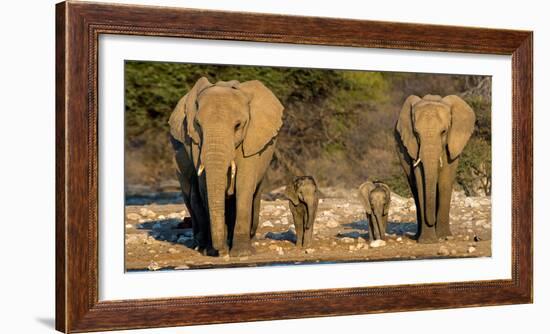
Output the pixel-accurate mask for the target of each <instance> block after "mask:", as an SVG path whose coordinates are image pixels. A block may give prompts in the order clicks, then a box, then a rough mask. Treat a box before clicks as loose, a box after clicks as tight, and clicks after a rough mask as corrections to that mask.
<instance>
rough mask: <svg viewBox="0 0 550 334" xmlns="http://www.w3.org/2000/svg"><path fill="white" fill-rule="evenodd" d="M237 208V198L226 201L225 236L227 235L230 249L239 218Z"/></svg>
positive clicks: (233, 197)
mask: <svg viewBox="0 0 550 334" xmlns="http://www.w3.org/2000/svg"><path fill="white" fill-rule="evenodd" d="M235 206H236V201H235V196H231V197H229V198H228V199H227V200H226V201H225V235H227V241H228V244H229V247H231V245H232V242H233V232H234V230H235V220H236V217H237V208H236V207H235Z"/></svg>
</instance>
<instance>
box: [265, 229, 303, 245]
mask: <svg viewBox="0 0 550 334" xmlns="http://www.w3.org/2000/svg"><path fill="white" fill-rule="evenodd" d="M265 238H266V239H272V240H286V241H290V242H292V243H294V244H295V243H296V233H294V231H293V230H292V229H288V231H284V232H267V233H266V235H265Z"/></svg>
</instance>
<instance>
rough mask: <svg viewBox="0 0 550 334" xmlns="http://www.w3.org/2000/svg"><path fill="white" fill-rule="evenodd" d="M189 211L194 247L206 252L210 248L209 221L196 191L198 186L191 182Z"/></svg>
mask: <svg viewBox="0 0 550 334" xmlns="http://www.w3.org/2000/svg"><path fill="white" fill-rule="evenodd" d="M190 204H191V205H190V210H189V214H190V215H191V222H192V226H193V237H194V239H195V243H196V247H197V248H198V250H199V251H201V252H204V251H205V252H208V250H209V249H210V248H212V241H211V238H210V224H209V222H210V220H209V218H208V213H207V212H208V211H207V209H206V206H205V205H204V204H203V201H202V198H201V196H200V194H199V191H198V184H197V183H196V182H193V183H192V185H191V193H190Z"/></svg>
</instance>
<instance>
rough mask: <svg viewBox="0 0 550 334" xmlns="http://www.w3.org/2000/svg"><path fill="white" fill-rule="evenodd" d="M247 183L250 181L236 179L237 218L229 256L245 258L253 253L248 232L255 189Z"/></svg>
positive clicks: (253, 185) (250, 224)
mask: <svg viewBox="0 0 550 334" xmlns="http://www.w3.org/2000/svg"><path fill="white" fill-rule="evenodd" d="M239 180H240V181H239ZM247 182H250V181H249V180H243V178H238V179H237V196H236V207H237V216H236V220H235V228H234V232H233V241H232V247H231V251H230V255H231V256H247V255H250V254H252V251H253V249H252V246H251V241H250V230H251V226H252V204H253V199H254V190H255V188H256V187H255V184H250V183H248V184H247Z"/></svg>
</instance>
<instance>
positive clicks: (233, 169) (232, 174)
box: [231, 160, 237, 181]
mask: <svg viewBox="0 0 550 334" xmlns="http://www.w3.org/2000/svg"><path fill="white" fill-rule="evenodd" d="M235 174H237V166H236V165H235V160H231V180H232V181H233V180H234V179H235Z"/></svg>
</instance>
